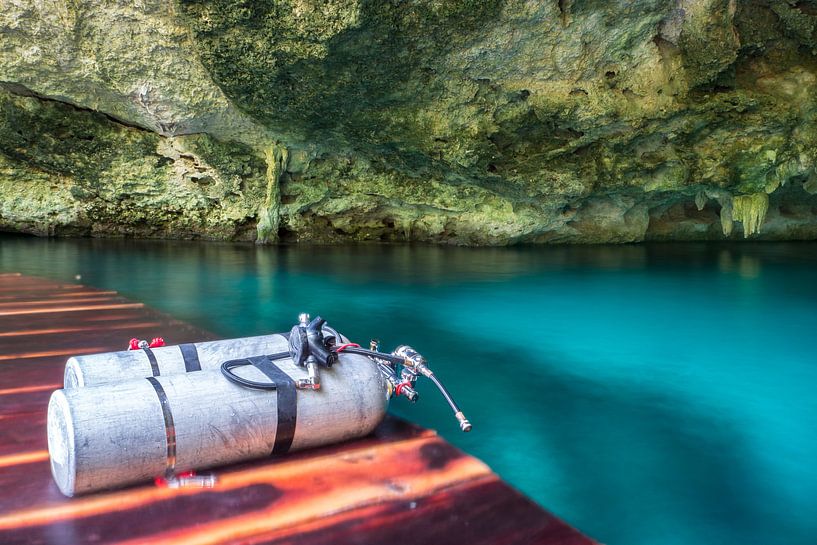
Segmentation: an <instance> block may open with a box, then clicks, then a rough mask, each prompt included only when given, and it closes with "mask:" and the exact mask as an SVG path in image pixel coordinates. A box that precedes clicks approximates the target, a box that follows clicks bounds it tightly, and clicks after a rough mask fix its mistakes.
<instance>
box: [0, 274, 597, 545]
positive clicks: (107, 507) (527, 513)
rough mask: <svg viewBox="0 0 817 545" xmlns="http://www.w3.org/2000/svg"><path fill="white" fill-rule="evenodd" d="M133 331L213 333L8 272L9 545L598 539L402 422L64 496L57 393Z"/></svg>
mask: <svg viewBox="0 0 817 545" xmlns="http://www.w3.org/2000/svg"><path fill="white" fill-rule="evenodd" d="M134 336H135V337H138V338H148V339H149V338H151V337H154V336H162V337H164V338H165V340H166V341H168V343H173V344H176V343H183V342H191V341H197V340H207V339H212V338H214V337H213V336H212V335H211V334H208V333H207V332H204V331H201V330H197V329H195V328H193V327H191V326H189V325H187V324H184V323H182V322H179V321H177V320H173V319H171V318H169V317H167V316H164V315H162V314H160V313H157V312H155V311H153V310H151V309H148V308H144V307H143V306H142V305H141V304H139V303H134V302H132V301H128V300H126V299H124V298H122V297H119V296H118V295H117V294H116V293H115V292H110V291H101V290H94V289H93V288H89V287H85V286H79V285H72V284H65V283H58V282H52V281H49V280H44V279H41V278H33V277H27V276H21V275H14V274H0V543H3V544H7V545H13V544H23V543H25V544H29V543H33V544H38V543H41V544H60V545H62V544H69V545H70V544H74V543H95V544H96V543H100V544H104V543H131V544H136V543H151V544H161V543H167V544H174V545H176V544H179V545H193V544H201V545H221V544H227V543H242V544H258V545H260V544H272V543H299V544H307V545H310V544H314V545H318V544H325V545H336V544H339V543H351V542H353V543H372V544H379V543H412V544H417V545H427V544H430V543H457V544H459V543H469V544H482V543H484V544H517V543H541V544H561V545H586V544H591V543H593V541H592V540H590V539H588V538H587V537H585V536H583V535H582V534H581V533H579V532H577V531H576V530H575V529H573V528H571V527H570V526H568V525H567V524H565V523H564V522H562V521H561V520H559V519H557V518H556V517H554V516H552V515H550V514H549V513H547V512H546V511H544V510H542V509H541V508H540V507H538V506H537V505H536V504H534V503H533V502H531V501H530V500H528V499H527V498H525V497H524V496H522V495H521V494H519V493H518V492H516V491H515V490H513V489H512V488H510V487H509V486H508V485H506V484H505V483H503V482H502V481H501V480H500V479H499V478H498V477H497V476H496V475H495V474H494V473H492V472H491V471H490V469H489V468H488V467H487V466H485V465H484V464H483V463H482V462H480V461H479V460H476V459H474V458H472V457H470V456H468V455H466V454H464V453H462V452H461V451H459V450H457V449H456V448H454V447H453V446H451V445H449V444H448V443H446V442H445V441H444V440H443V439H442V438H440V437H438V436H437V435H436V434H435V433H434V432H432V431H429V430H424V429H422V428H418V427H416V426H413V425H411V424H408V423H406V422H403V421H401V420H398V419H396V418H393V417H388V418H387V419H386V420H385V421H384V422H383V423H382V424H381V425H380V426H379V427H378V429H377V430H376V431H375V432H374V433H373V434H372V435H371V436H369V437H366V438H363V439H360V440H356V441H352V442H348V443H343V444H340V445H333V446H329V447H324V448H320V449H315V450H311V451H307V452H300V453H293V454H291V455H287V456H283V457H280V458H277V459H269V460H262V461H258V462H253V463H247V464H241V465H237V466H230V467H225V468H221V469H219V470H217V471H216V474H217V476H218V484H217V485H216V487H215V488H213V489H190V488H187V489H176V490H173V489H167V488H157V487H155V486H153V485H152V484H146V485H143V486H136V487H131V488H128V489H124V490H118V491H111V492H103V493H97V494H92V495H88V496H84V497H79V498H73V499H69V498H65V497H63V496H62V495H61V494H60V493H59V491H58V490H57V488H56V485H54V483H53V481H52V479H51V475H50V469H49V464H48V458H47V444H46V438H45V419H46V412H45V410H46V405H47V403H48V398H49V396H50V393H51V391H52V390H53V389H54V388H56V387H59V385H60V384H61V383H62V371H63V366H64V363H65V359H66V358H67V357H68V355H70V354H80V353H89V352H93V351H109V350H121V349H123V348H124V347H125V346H126V345H127V342H128V340H129V339H130V338H131V337H134Z"/></svg>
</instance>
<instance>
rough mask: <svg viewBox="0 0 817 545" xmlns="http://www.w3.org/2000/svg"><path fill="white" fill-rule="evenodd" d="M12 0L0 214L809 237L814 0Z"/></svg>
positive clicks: (43, 226) (0, 105) (597, 234)
mask: <svg viewBox="0 0 817 545" xmlns="http://www.w3.org/2000/svg"><path fill="white" fill-rule="evenodd" d="M0 5H2V8H3V9H2V10H0V34H2V37H3V39H2V40H0V81H2V82H4V83H2V89H0V198H2V202H0V229H5V230H17V231H25V232H34V233H39V234H92V235H100V236H101V235H121V236H159V237H183V238H197V237H202V238H212V239H242V240H244V239H253V240H259V241H274V240H277V239H282V240H286V241H290V240H293V241H294V240H297V241H316V242H334V241H345V240H384V241H393V240H416V241H431V242H442V243H453V244H509V243H516V242H586V243H593V242H634V241H641V240H651V239H656V240H670V239H672V240H676V239H679V240H680V239H684V240H686V239H720V238H725V237H731V238H740V237H743V236H752V237H760V238H778V239H784V238H788V239H798V238H815V237H817V195H815V193H817V190H815V187H817V184H815V182H814V180H815V179H817V173H815V160H817V151H815V150H817V147H816V146H815V144H817V125H815V115H816V114H817V85H816V84H817V58H815V54H816V53H817V2H814V1H800V2H796V3H794V2H786V1H783V0H768V1H758V2H751V3H748V2H747V3H739V2H736V1H735V0H676V1H669V0H638V1H625V0H619V1H610V2H606V1H605V2H598V1H582V0H558V1H557V0H554V1H552V2H550V1H549V2H523V1H513V0H505V1H500V0H488V1H466V0H461V1H451V2H449V1H440V0H436V1H435V0H414V1H409V2H399V3H396V2H368V1H362V0H356V1H355V0H333V1H330V2H312V1H309V0H290V1H268V2H265V1H252V2H250V1H240V0H179V1H178V2H173V1H171V0H151V1H147V2H116V3H111V2H103V1H101V0H80V1H77V2H71V3H65V2H57V1H43V0H38V1H34V0H15V1H13V2H12V1H11V0H0Z"/></svg>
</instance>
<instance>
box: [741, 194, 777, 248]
mask: <svg viewBox="0 0 817 545" xmlns="http://www.w3.org/2000/svg"><path fill="white" fill-rule="evenodd" d="M768 210H769V195H768V194H766V193H753V194H751V195H736V196H734V197H732V216H733V218H734V220H735V221H739V222H741V223H743V238H748V237H749V236H750V235H753V234H755V233H759V232H760V226H761V225H763V221H764V220H765V219H766V212H767V211H768Z"/></svg>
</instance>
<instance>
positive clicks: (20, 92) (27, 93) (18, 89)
mask: <svg viewBox="0 0 817 545" xmlns="http://www.w3.org/2000/svg"><path fill="white" fill-rule="evenodd" d="M0 89H3V90H5V91H8V92H9V93H11V94H12V95H16V96H21V97H28V98H34V99H37V100H40V101H42V102H50V103H53V104H62V105H64V106H68V107H70V108H73V109H74V110H76V111H78V112H90V113H93V114H97V115H101V116H103V117H105V118H106V119H107V120H108V121H110V122H111V123H115V124H117V125H121V126H122V127H127V128H129V129H136V130H139V131H146V132H150V133H154V134H159V133H157V132H156V131H154V130H152V129H150V128H149V127H144V126H142V125H138V124H136V123H129V122H127V121H123V120H122V119H119V118H118V117H115V116H113V115H111V114H108V113H106V112H101V111H99V110H94V109H92V108H84V107H82V106H77V105H76V104H74V103H72V102H67V101H64V100H60V99H57V98H53V97H49V96H45V95H41V94H39V93H37V92H35V91H32V90H31V89H29V88H28V87H26V86H25V85H22V84H20V83H15V82H10V81H0ZM190 134H197V133H190ZM160 136H161V135H160Z"/></svg>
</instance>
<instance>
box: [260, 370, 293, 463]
mask: <svg viewBox="0 0 817 545" xmlns="http://www.w3.org/2000/svg"><path fill="white" fill-rule="evenodd" d="M247 360H248V361H249V362H250V364H252V365H253V366H254V367H256V368H257V369H258V370H259V371H261V372H262V373H264V374H265V375H267V377H268V378H269V379H270V380H271V381H272V382H273V383H275V393H276V396H277V398H278V402H277V406H278V426H277V427H276V428H275V444H274V445H273V447H272V454H273V455H274V454H283V453H285V452H287V451H288V450H289V448H290V447H291V446H292V439H293V437H295V424H296V421H297V417H298V394H297V390H296V388H295V381H294V380H293V379H292V377H290V376H289V375H287V374H286V373H284V372H283V371H282V370H281V369H280V368H279V367H278V366H277V365H275V364H274V363H272V359H271V358H270V357H269V356H253V357H251V358H247Z"/></svg>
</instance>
